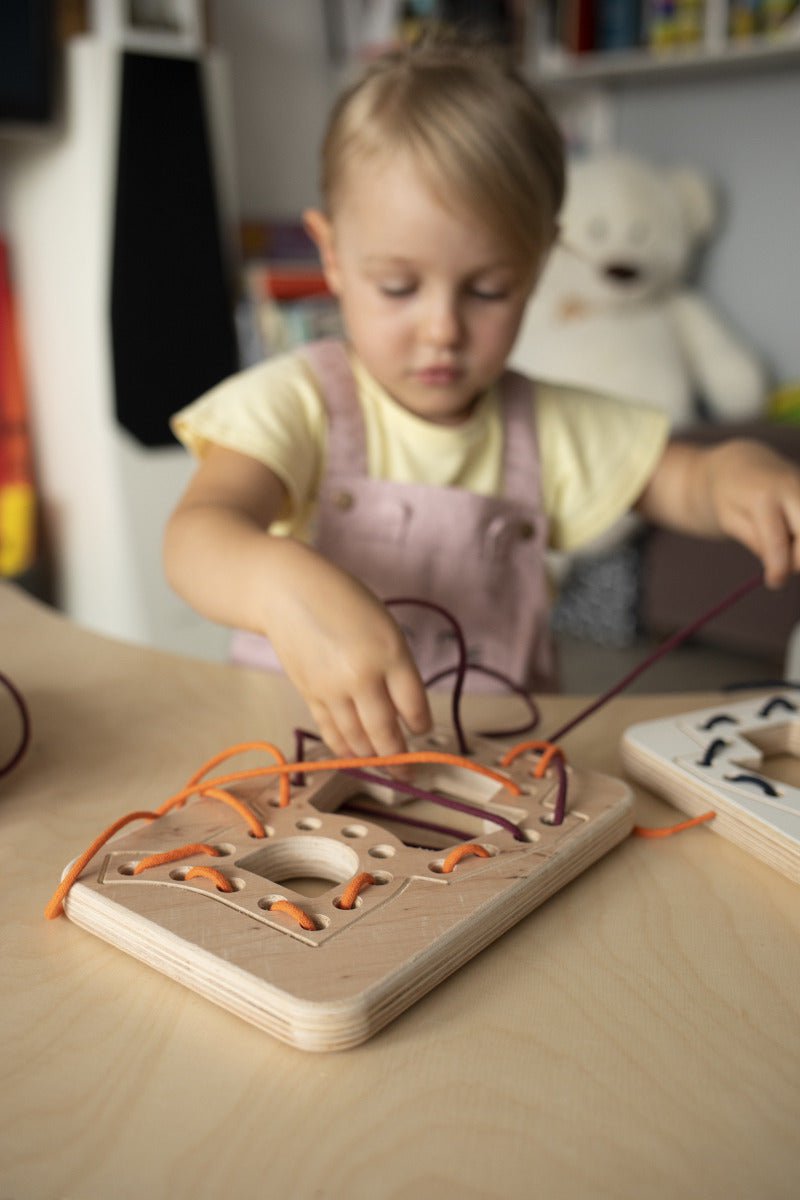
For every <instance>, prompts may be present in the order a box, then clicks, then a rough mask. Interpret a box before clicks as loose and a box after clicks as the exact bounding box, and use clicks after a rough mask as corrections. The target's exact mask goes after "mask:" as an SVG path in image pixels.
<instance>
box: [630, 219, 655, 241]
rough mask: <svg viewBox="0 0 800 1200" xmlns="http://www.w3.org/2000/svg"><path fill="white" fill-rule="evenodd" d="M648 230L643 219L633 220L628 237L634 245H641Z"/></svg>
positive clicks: (647, 234) (645, 238) (645, 239)
mask: <svg viewBox="0 0 800 1200" xmlns="http://www.w3.org/2000/svg"><path fill="white" fill-rule="evenodd" d="M649 233H650V230H649V229H648V228H647V225H646V224H645V222H644V221H634V222H633V224H632V225H631V227H630V233H629V237H630V240H631V242H632V243H633V245H634V246H641V245H642V243H643V242H646V241H647V238H648V236H649Z"/></svg>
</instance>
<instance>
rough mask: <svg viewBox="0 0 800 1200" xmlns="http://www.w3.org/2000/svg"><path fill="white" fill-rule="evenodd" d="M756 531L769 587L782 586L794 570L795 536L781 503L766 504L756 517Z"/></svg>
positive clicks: (765, 578) (765, 577)
mask: <svg viewBox="0 0 800 1200" xmlns="http://www.w3.org/2000/svg"><path fill="white" fill-rule="evenodd" d="M756 533H757V537H758V541H759V546H760V556H761V560H762V562H763V564H764V580H765V582H766V584H767V587H770V588H779V587H782V586H783V585H784V584H785V583H786V580H787V578H788V576H789V573H790V571H791V570H792V565H793V551H794V544H793V543H794V538H793V535H792V531H791V529H790V527H789V524H788V521H787V516H786V513H785V512H784V509H783V507H782V506H781V505H779V504H776V503H771V504H767V505H765V506H764V508H763V509H762V510H761V511H760V512H759V513H758V515H757V518H756Z"/></svg>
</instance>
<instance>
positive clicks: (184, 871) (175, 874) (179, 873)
mask: <svg viewBox="0 0 800 1200" xmlns="http://www.w3.org/2000/svg"><path fill="white" fill-rule="evenodd" d="M188 873H189V868H188V867H173V868H172V870H171V871H170V873H169V877H170V879H177V881H178V883H183V881H184V879H185V878H186V876H187V875H188Z"/></svg>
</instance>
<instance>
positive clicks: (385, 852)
mask: <svg viewBox="0 0 800 1200" xmlns="http://www.w3.org/2000/svg"><path fill="white" fill-rule="evenodd" d="M394 853H395V849H394V846H387V845H386V844H385V843H384V842H382V843H381V844H380V845H378V846H370V848H369V850H368V851H367V854H369V855H370V857H371V858H392V857H393V855H394Z"/></svg>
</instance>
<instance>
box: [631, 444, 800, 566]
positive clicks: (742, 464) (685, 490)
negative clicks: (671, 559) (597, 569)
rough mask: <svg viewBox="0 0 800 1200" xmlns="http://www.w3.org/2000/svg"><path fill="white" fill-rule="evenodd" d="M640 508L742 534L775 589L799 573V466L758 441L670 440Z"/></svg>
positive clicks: (690, 526) (697, 529) (701, 529)
mask: <svg viewBox="0 0 800 1200" xmlns="http://www.w3.org/2000/svg"><path fill="white" fill-rule="evenodd" d="M636 507H637V509H638V511H639V512H640V513H641V514H642V516H644V517H646V518H647V519H648V520H650V521H653V522H655V523H656V524H659V525H667V526H671V527H672V528H675V529H680V530H683V531H684V532H686V533H694V534H697V535H699V536H705V537H716V536H722V535H727V536H729V537H733V538H736V539H737V540H738V541H740V542H742V543H743V544H744V545H745V546H747V547H748V549H750V550H752V551H753V553H754V554H756V555H757V556H758V557H759V558H760V559H761V562H762V563H763V565H764V578H765V581H766V583H767V585H768V586H769V587H773V588H776V587H780V586H781V585H782V584H784V583H785V582H786V579H787V577H788V576H789V575H790V574H791V572H792V571H800V470H798V469H797V467H795V466H794V465H793V464H792V463H791V462H789V461H788V460H787V459H784V458H781V457H780V455H778V454H775V453H774V451H772V450H770V449H769V448H768V447H766V446H764V445H762V444H760V443H758V442H753V441H746V440H744V439H732V440H730V441H727V442H723V443H722V444H721V445H717V446H714V447H712V448H701V447H699V446H693V445H687V444H685V443H679V442H672V443H670V445H669V446H667V449H666V451H665V452H664V455H663V457H662V459H661V461H660V462H659V464H658V466H657V467H656V470H655V472H654V474H653V475H652V477H651V479H650V482H649V483H648V485H647V487H646V488H645V490H644V492H643V493H642V496H641V497H640V499H639V503H638V504H637V506H636Z"/></svg>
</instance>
